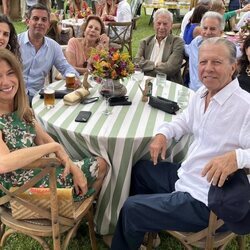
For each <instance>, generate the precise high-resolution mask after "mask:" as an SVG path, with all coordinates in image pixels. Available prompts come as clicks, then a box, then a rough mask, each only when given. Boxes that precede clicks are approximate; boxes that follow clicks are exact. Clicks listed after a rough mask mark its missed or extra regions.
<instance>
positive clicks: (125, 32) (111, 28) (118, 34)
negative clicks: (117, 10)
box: [108, 22, 133, 58]
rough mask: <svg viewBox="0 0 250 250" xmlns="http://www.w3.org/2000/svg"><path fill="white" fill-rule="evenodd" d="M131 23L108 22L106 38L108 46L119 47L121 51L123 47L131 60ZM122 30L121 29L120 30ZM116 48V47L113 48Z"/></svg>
mask: <svg viewBox="0 0 250 250" xmlns="http://www.w3.org/2000/svg"><path fill="white" fill-rule="evenodd" d="M132 26H133V22H110V23H108V36H109V39H110V45H111V47H112V44H114V45H119V47H118V48H119V49H120V50H121V51H123V49H124V47H125V48H126V49H127V50H128V52H129V55H130V56H131V58H132V31H133V27H132ZM120 28H122V29H120ZM115 47H116V46H115Z"/></svg>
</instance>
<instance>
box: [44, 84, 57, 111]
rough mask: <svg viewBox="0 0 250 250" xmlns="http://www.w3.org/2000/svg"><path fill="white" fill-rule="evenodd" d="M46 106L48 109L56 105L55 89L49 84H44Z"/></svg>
mask: <svg viewBox="0 0 250 250" xmlns="http://www.w3.org/2000/svg"><path fill="white" fill-rule="evenodd" d="M44 106H45V107H46V108H47V109H51V108H53V107H54V106H55V90H54V89H52V88H51V87H50V86H49V84H44Z"/></svg>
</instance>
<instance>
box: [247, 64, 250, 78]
mask: <svg viewBox="0 0 250 250" xmlns="http://www.w3.org/2000/svg"><path fill="white" fill-rule="evenodd" d="M246 73H247V75H248V76H250V65H248V66H247V68H246Z"/></svg>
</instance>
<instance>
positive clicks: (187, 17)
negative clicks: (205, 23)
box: [180, 0, 212, 38]
mask: <svg viewBox="0 0 250 250" xmlns="http://www.w3.org/2000/svg"><path fill="white" fill-rule="evenodd" d="M197 5H205V6H208V7H209V8H211V6H212V0H199V1H198V4H197ZM194 9H195V7H193V8H192V9H191V10H190V11H188V12H187V13H186V14H185V16H184V17H183V19H182V22H181V33H180V37H181V38H183V35H184V30H185V28H186V26H187V24H188V23H189V20H190V18H191V16H192V15H193V12H194Z"/></svg>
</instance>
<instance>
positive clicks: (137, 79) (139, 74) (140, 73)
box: [132, 69, 144, 83]
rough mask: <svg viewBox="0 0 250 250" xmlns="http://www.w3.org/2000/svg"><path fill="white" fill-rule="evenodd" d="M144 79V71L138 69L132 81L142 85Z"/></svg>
mask: <svg viewBox="0 0 250 250" xmlns="http://www.w3.org/2000/svg"><path fill="white" fill-rule="evenodd" d="M143 78H144V72H143V71H142V69H136V70H135V72H134V74H133V75H132V79H133V80H134V81H135V82H138V83H141V81H142V80H143Z"/></svg>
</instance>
